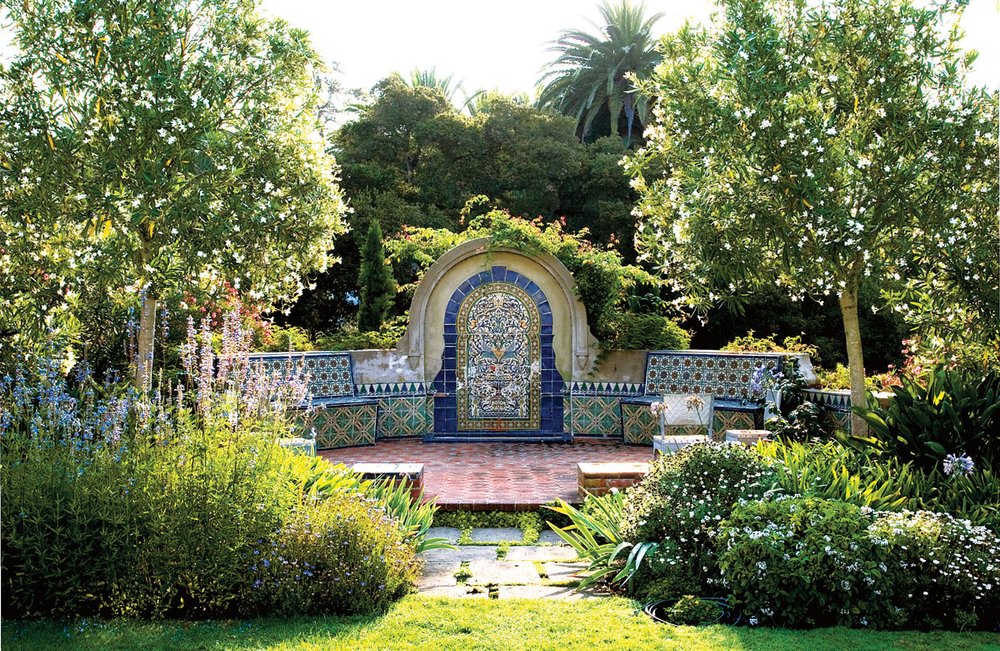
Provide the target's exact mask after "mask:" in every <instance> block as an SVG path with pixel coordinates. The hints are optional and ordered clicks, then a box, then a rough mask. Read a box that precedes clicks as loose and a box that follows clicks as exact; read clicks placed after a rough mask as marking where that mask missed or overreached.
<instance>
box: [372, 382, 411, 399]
mask: <svg viewBox="0 0 1000 651" xmlns="http://www.w3.org/2000/svg"><path fill="white" fill-rule="evenodd" d="M355 388H356V389H357V394H358V395H359V396H364V397H376V398H387V397H396V396H401V397H405V396H423V395H426V394H427V393H428V388H429V385H427V384H425V383H423V382H399V383H381V384H358V385H357V386H356V387H355Z"/></svg>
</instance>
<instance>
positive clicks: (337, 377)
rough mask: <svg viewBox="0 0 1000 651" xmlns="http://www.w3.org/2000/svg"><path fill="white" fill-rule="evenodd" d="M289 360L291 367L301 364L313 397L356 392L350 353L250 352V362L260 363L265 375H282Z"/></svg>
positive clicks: (346, 394)
mask: <svg viewBox="0 0 1000 651" xmlns="http://www.w3.org/2000/svg"><path fill="white" fill-rule="evenodd" d="M289 362H290V363H291V365H292V368H293V369H297V368H298V366H299V364H302V373H303V374H304V375H306V376H308V378H309V393H310V395H311V397H312V398H314V399H315V398H340V397H346V396H353V395H355V391H354V365H353V364H352V362H351V355H350V353H331V352H303V353H298V352H293V353H254V354H252V355H250V363H251V364H257V365H261V366H263V367H264V369H265V370H266V372H267V374H268V375H269V376H272V377H274V376H278V377H284V376H285V374H286V373H287V367H288V364H289Z"/></svg>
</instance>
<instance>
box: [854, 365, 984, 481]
mask: <svg viewBox="0 0 1000 651" xmlns="http://www.w3.org/2000/svg"><path fill="white" fill-rule="evenodd" d="M893 393H894V394H895V399H893V400H892V401H891V402H889V404H888V405H887V406H886V407H881V406H879V405H878V403H877V401H875V400H874V399H870V401H869V405H868V406H867V408H864V407H859V408H857V412H858V413H859V414H861V416H862V417H863V418H864V419H865V421H866V422H867V423H868V427H869V434H868V436H869V437H870V438H868V439H862V440H868V441H870V442H871V443H873V444H874V445H875V446H876V447H878V448H879V449H881V450H884V451H885V452H886V453H887V454H888V455H892V456H896V457H899V458H900V459H902V460H904V461H911V460H912V461H913V462H915V463H916V464H918V465H919V466H921V467H922V468H924V469H928V470H929V469H932V468H934V467H937V466H939V464H941V463H942V462H943V461H944V459H945V458H946V457H947V456H948V455H968V456H969V457H970V458H971V459H972V460H973V461H974V463H976V464H979V465H980V466H986V467H990V468H995V467H996V466H997V465H998V464H1000V371H997V370H996V369H993V370H990V371H988V372H982V371H978V372H977V371H970V370H965V369H949V368H947V367H944V366H938V367H936V368H934V369H932V370H931V371H930V372H929V373H928V374H927V375H926V378H924V379H921V380H918V379H913V378H911V377H907V376H904V377H903V378H902V386H899V387H893Z"/></svg>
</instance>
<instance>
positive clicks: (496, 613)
mask: <svg viewBox="0 0 1000 651" xmlns="http://www.w3.org/2000/svg"><path fill="white" fill-rule="evenodd" d="M637 607H638V604H637V603H636V602H634V601H630V600H628V599H621V598H609V599H594V600H585V601H577V602H568V601H541V600H527V599H513V600H500V601H491V600H482V599H468V600H462V599H447V598H440V597H438V598H434V597H422V596H419V595H410V596H408V597H406V598H405V599H403V600H402V601H401V602H399V603H398V604H396V605H395V606H394V607H393V608H392V609H391V610H390V611H389V612H388V613H386V614H385V615H382V616H365V617H315V618H301V619H282V620H279V619H268V620H255V621H214V622H175V621H170V622H162V623H135V622H95V621H93V620H91V621H87V622H76V623H71V624H63V623H53V622H35V623H25V622H4V623H3V648H4V651H8V650H11V651H15V650H19V649H54V650H60V649H100V650H102V651H104V650H109V651H110V650H114V649H150V650H155V649H208V650H216V649H218V650H221V649H234V650H235V649H273V650H286V649H305V650H312V649H345V650H346V649H350V650H352V651H353V650H355V649H400V650H406V649H419V650H421V651H423V650H425V649H440V650H448V649H454V650H459V649H461V650H465V649H483V650H491V649H504V650H507V649H559V650H563V649H586V650H587V651H593V650H594V649H604V648H608V649H627V650H632V649H638V650H642V649H666V650H673V649H676V650H681V649H684V650H687V649H769V650H774V651H783V650H786V649H787V650H788V651H793V650H798V649H803V648H808V649H810V651H820V650H822V649H838V650H839V649H848V648H849V649H859V650H871V651H883V650H885V649H905V650H908V651H909V650H914V651H917V650H922V649H927V650H928V651H931V650H934V651H937V650H938V649H949V650H964V649H970V650H971V649H983V650H986V649H993V650H997V651H1000V634H996V633H941V632H935V633H919V632H911V631H907V632H875V631H862V630H849V629H838V628H829V629H819V630H813V631H790V630H783V629H773V630H772V629H748V628H745V627H741V628H731V627H725V626H710V627H704V628H696V627H690V626H667V625H662V624H656V623H654V622H652V621H651V620H650V619H649V618H647V617H646V616H645V615H643V614H642V613H641V612H639V611H638V610H637Z"/></svg>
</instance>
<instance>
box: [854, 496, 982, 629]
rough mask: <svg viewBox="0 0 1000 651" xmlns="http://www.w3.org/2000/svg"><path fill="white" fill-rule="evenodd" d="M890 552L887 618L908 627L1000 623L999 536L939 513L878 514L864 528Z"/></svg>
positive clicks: (874, 541) (905, 512)
mask: <svg viewBox="0 0 1000 651" xmlns="http://www.w3.org/2000/svg"><path fill="white" fill-rule="evenodd" d="M868 536H869V537H870V538H871V540H872V542H873V543H874V545H875V546H876V547H882V548H886V549H887V550H888V553H889V560H888V561H887V566H888V568H889V570H888V572H887V574H886V581H887V583H888V584H889V585H890V586H891V592H892V593H893V595H894V598H893V602H892V617H891V621H892V623H894V624H897V625H900V626H903V627H906V628H949V629H966V628H976V627H978V626H984V627H991V628H992V627H993V626H996V625H997V624H998V623H1000V561H998V560H997V549H1000V536H997V534H996V533H994V532H992V531H990V530H989V529H987V528H986V527H975V526H973V525H972V524H970V523H969V522H968V521H966V520H959V519H956V518H953V517H951V516H950V515H945V514H941V513H929V512H926V511H918V512H910V511H904V512H902V513H878V514H876V517H875V521H874V522H873V523H872V524H871V525H869V527H868Z"/></svg>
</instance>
